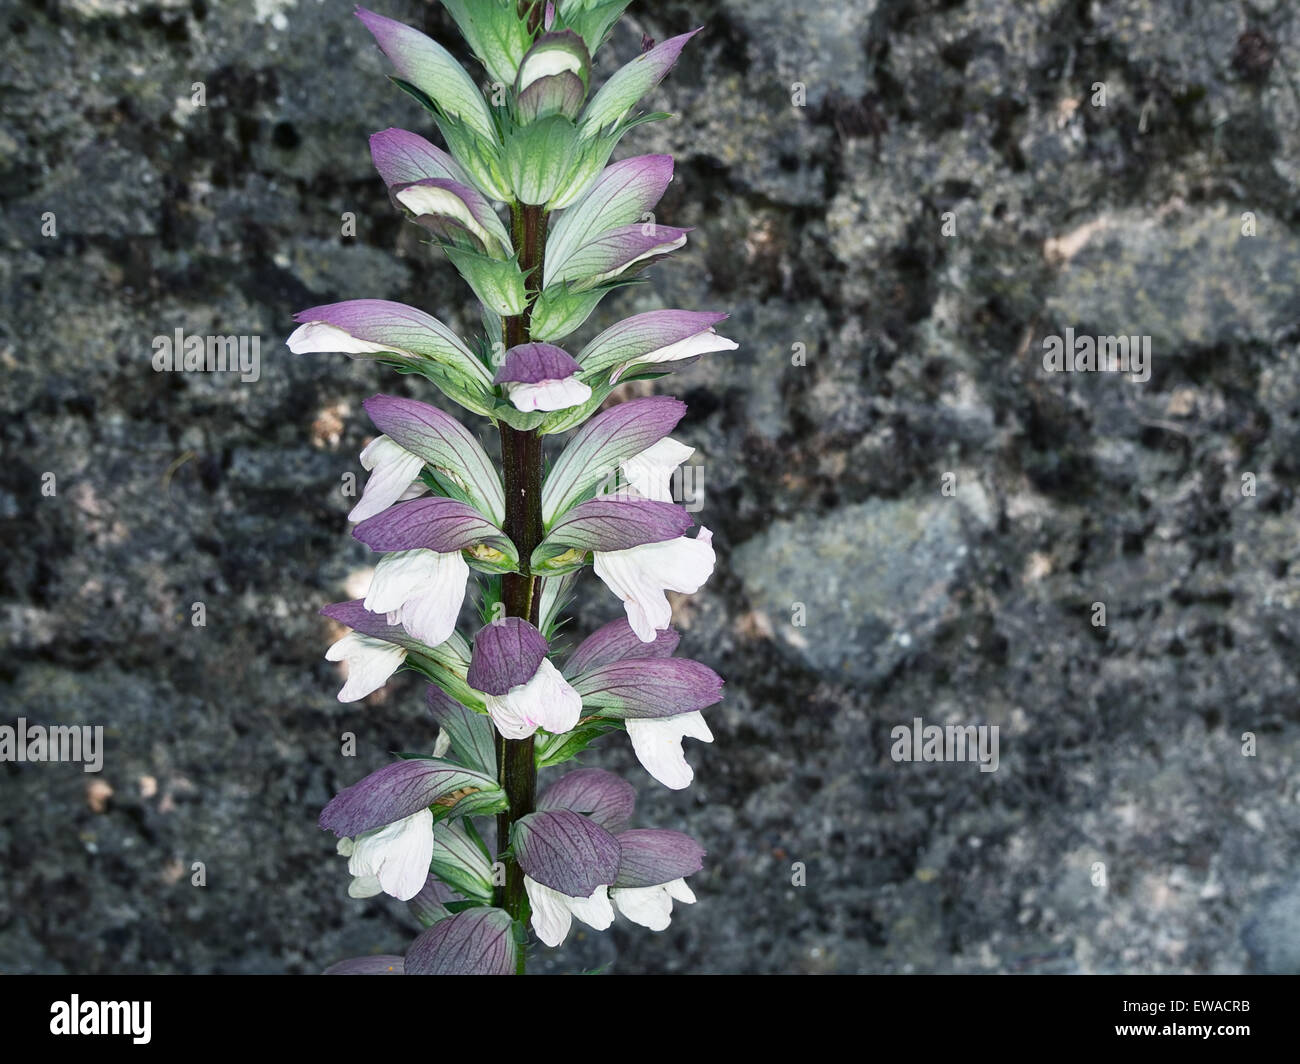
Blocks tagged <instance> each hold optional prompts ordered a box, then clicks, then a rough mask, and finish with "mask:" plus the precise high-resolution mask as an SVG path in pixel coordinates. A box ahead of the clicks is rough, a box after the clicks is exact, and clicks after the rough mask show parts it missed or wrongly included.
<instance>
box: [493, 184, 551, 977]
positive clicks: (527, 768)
mask: <svg viewBox="0 0 1300 1064" xmlns="http://www.w3.org/2000/svg"><path fill="white" fill-rule="evenodd" d="M510 227H511V231H512V233H513V236H514V243H515V248H516V249H517V250H518V252H519V268H520V269H521V270H522V271H523V272H524V275H525V278H526V279H527V281H526V283H527V290H528V301H527V305H526V306H525V307H524V312H523V313H522V314H518V315H514V316H512V317H508V318H506V319H504V321H503V322H502V338H503V340H504V341H505V346H506V348H507V349H509V348H511V347H516V346H518V345H519V344H525V343H528V341H529V339H530V335H529V334H530V329H531V324H532V304H533V300H534V299H535V298H536V296H537V291H538V289H539V288H540V286H541V272H542V271H541V267H542V255H543V248H544V243H545V235H546V212H545V211H544V210H543V209H542V208H541V207H538V206H530V205H528V204H514V205H513V206H512V207H511V208H510ZM499 428H500V431H501V465H502V472H503V474H504V477H505V492H506V520H505V529H504V531H505V533H506V535H507V536H509V537H510V540H511V542H512V543H514V545H515V546H516V548H518V551H519V572H517V573H508V574H506V575H505V576H504V577H503V578H502V584H501V593H502V594H501V598H502V602H503V604H504V605H505V611H506V616H508V617H522V618H524V619H525V620H527V621H529V622H530V623H531V624H534V625H536V624H537V623H538V619H539V616H538V615H539V608H540V604H541V595H540V589H539V588H538V583H539V580H538V578H537V577H535V576H533V575H532V574H531V572H529V568H528V561H529V559H530V558H531V557H532V553H533V551H534V550H535V549H536V548H537V545H538V544H539V543H541V541H542V538H543V531H542V437H541V436H540V434H538V432H537V431H536V430H535V429H531V430H527V431H525V430H523V429H516V428H512V427H511V426H509V425H507V424H506V423H505V422H504V421H503V422H500V423H499ZM497 779H498V780H499V781H500V783H501V787H502V789H503V790H504V791H505V792H506V799H507V801H508V802H509V803H510V805H509V808H508V809H507V810H506V811H505V812H504V813H499V814H498V815H497V848H498V850H500V851H504V850H505V849H506V847H507V846H508V845H509V842H510V828H511V825H513V824H514V822H515V821H516V820H518V819H519V818H520V817H523V816H527V815H528V814H529V813H531V812H532V811H533V803H534V801H535V799H536V791H537V768H536V765H535V763H534V760H533V740H532V737H531V736H530V737H529V738H527V739H506V738H505V737H504V736H500V735H498V736H497ZM505 870H506V874H505V885H504V886H503V887H501V888H500V891H499V899H498V900H499V901H500V904H501V906H502V907H503V908H504V909H505V910H506V912H508V913H509V914H510V915H511V916H512V917H514V918H515V919H516V920H520V921H526V920H527V918H528V897H527V895H526V894H525V892H524V874H523V869H521V868H520V867H519V864H518V862H517V861H515V859H514V858H513V857H511V856H507V857H505ZM524 963H525V957H524V951H523V950H522V949H521V950H520V951H519V968H518V974H520V975H522V974H523V973H524Z"/></svg>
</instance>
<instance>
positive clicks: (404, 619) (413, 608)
mask: <svg viewBox="0 0 1300 1064" xmlns="http://www.w3.org/2000/svg"><path fill="white" fill-rule="evenodd" d="M438 557H439V558H440V559H441V563H440V565H439V568H438V575H437V578H436V579H435V580H431V581H430V582H429V583H428V584H426V585H425V587H424V589H423V590H422V591H421V592H420V593H419V594H418V595H415V596H414V597H413V598H409V599H407V600H406V602H405V603H404V604H403V605H402V608H401V609H400V610H398V611H397V619H398V621H399V622H400V623H401V625H402V627H403V628H405V629H406V630H407V632H409V633H410V634H411V635H412V636H414V637H415V638H416V639H418V640H419V641H420V642H421V643H423V644H424V645H425V646H430V647H436V646H440V645H441V644H443V643H445V642H446V641H447V640H448V639H449V638H451V634H452V632H454V631H455V630H456V619H457V618H458V617H459V616H460V607H461V603H463V602H464V601H465V585H466V583H467V582H468V580H469V566H468V565H467V564H466V563H465V559H464V558H463V557H461V554H460V551H455V552H452V553H448V554H440V555H439V556H438Z"/></svg>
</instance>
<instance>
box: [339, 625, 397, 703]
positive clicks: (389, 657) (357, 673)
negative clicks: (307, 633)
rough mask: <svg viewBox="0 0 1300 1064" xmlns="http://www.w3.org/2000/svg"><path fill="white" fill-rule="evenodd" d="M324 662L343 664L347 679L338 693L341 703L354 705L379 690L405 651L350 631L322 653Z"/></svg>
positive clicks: (393, 671)
mask: <svg viewBox="0 0 1300 1064" xmlns="http://www.w3.org/2000/svg"><path fill="white" fill-rule="evenodd" d="M325 660H326V661H345V662H347V666H348V679H347V682H346V683H345V684H344V685H343V690H342V691H340V692H339V701H340V702H356V701H358V700H359V699H362V698H365V697H366V695H368V694H371V693H372V692H374V691H378V690H379V688H381V687H383V686H384V684H385V683H387V682H388V677H390V676H392V675H393V673H395V672H396V671H397V670H398V669H400V668H401V667H402V662H404V661H405V660H406V648H405V647H399V646H398V645H397V644H396V643H389V642H387V641H386V640H383V639H375V638H374V637H373V636H369V635H362V634H361V633H360V632H349V633H348V634H347V635H345V636H344V637H343V638H342V639H340V640H339V641H338V642H337V643H334V644H333V645H332V646H331V647H330V648H329V649H328V650H327V651H325Z"/></svg>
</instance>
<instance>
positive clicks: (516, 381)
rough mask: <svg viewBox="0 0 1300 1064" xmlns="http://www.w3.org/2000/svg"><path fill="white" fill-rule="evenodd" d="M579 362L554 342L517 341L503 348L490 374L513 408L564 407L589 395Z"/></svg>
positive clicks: (582, 400) (583, 399) (551, 408)
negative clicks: (504, 350)
mask: <svg viewBox="0 0 1300 1064" xmlns="http://www.w3.org/2000/svg"><path fill="white" fill-rule="evenodd" d="M580 371H581V367H579V365H578V363H577V362H575V361H574V360H573V357H572V356H571V355H569V354H568V353H567V352H566V351H563V350H561V349H560V348H558V347H555V346H554V345H553V344H538V343H532V344H520V345H518V346H517V347H512V348H510V350H509V351H507V352H506V354H505V358H504V360H503V361H502V363H501V368H500V369H499V370H497V374H496V376H495V377H494V378H493V380H492V383H493V384H500V385H501V386H502V387H503V389H504V391H505V393H506V398H508V399H509V400H510V402H511V403H512V404H513V405H514V407H515V409H516V410H524V411H528V410H565V409H567V408H568V407H571V406H578V405H580V404H582V403H585V402H586V401H587V400H588V399H590V398H591V388H590V386H589V385H586V384H583V383H582V381H580V380H579V379H578V373H579V372H580Z"/></svg>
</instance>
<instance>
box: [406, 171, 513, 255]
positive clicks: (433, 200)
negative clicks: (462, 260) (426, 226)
mask: <svg viewBox="0 0 1300 1064" xmlns="http://www.w3.org/2000/svg"><path fill="white" fill-rule="evenodd" d="M396 196H397V202H398V203H400V204H401V205H402V206H403V207H406V208H407V209H408V210H410V211H411V212H412V213H413V214H415V215H416V216H419V215H421V214H441V215H445V216H446V217H448V218H454V219H456V221H458V222H459V223H460V224H461V225H463V226H464V227H465V228H466V229H468V230H469V231H470V232H471V233H473V234H474V235H475V236H476V237H478V239H479V241H480V242H481V243H482V244H483V246H484V247H485V248H487V249H488V252H489V253H491V252H492V251H493V250H494V249H495V248H499V247H500V246H501V242H500V241H499V240H497V238H496V237H494V236H491V235H490V234H489V233H488V231H487V230H486V229H484V228H483V227H482V226H481V225H479V222H478V219H477V218H475V217H474V215H473V214H471V213H470V209H469V207H468V206H467V205H466V203H465V201H464V200H463V199H461V198H460V197H459V196H458V195H456V193H454V192H452V191H451V189H448V188H437V187H433V186H430V185H415V186H413V187H411V188H404V189H402V191H401V192H398V193H397V194H396Z"/></svg>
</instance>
